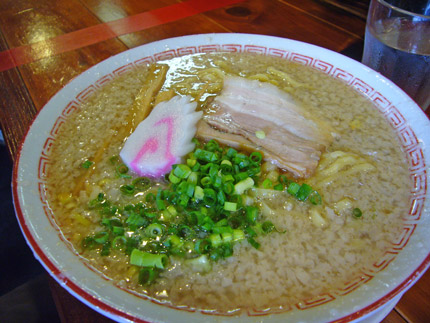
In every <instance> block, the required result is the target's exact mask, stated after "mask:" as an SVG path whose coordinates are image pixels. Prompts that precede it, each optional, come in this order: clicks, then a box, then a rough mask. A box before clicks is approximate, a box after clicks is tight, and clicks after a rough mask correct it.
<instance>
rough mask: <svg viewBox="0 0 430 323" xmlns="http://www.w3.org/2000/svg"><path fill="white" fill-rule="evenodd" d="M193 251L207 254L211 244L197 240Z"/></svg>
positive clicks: (203, 240)
mask: <svg viewBox="0 0 430 323" xmlns="http://www.w3.org/2000/svg"><path fill="white" fill-rule="evenodd" d="M194 249H195V251H196V252H197V253H198V254H204V253H208V252H209V250H210V249H211V243H210V242H209V241H208V240H206V239H202V240H198V241H197V242H196V243H195V245H194Z"/></svg>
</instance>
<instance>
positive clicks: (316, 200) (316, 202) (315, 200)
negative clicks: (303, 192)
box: [309, 191, 322, 205]
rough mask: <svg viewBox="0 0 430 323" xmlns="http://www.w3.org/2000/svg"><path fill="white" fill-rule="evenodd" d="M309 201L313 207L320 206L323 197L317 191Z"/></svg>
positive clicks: (311, 195)
mask: <svg viewBox="0 0 430 323" xmlns="http://www.w3.org/2000/svg"><path fill="white" fill-rule="evenodd" d="M309 201H310V202H311V203H312V204H313V205H320V204H321V203H322V198H321V195H320V194H319V193H318V192H317V191H313V192H312V193H311V194H310V195H309Z"/></svg>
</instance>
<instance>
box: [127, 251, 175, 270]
mask: <svg viewBox="0 0 430 323" xmlns="http://www.w3.org/2000/svg"><path fill="white" fill-rule="evenodd" d="M167 263H168V258H167V256H166V255H165V254H158V255H157V254H152V253H149V252H145V251H141V250H139V249H133V251H132V252H131V255H130V264H132V265H135V266H139V267H155V268H160V269H164V268H166V266H167Z"/></svg>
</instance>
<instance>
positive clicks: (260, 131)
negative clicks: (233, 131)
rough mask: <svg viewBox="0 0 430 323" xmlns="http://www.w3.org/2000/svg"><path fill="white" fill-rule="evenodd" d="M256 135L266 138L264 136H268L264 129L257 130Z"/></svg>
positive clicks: (259, 137)
mask: <svg viewBox="0 0 430 323" xmlns="http://www.w3.org/2000/svg"><path fill="white" fill-rule="evenodd" d="M255 136H256V137H257V138H258V139H264V138H266V133H265V132H264V131H262V130H258V131H256V132H255Z"/></svg>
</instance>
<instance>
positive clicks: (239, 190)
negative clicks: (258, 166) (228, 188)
mask: <svg viewBox="0 0 430 323" xmlns="http://www.w3.org/2000/svg"><path fill="white" fill-rule="evenodd" d="M253 186H254V180H253V179H252V178H251V177H248V178H246V179H244V180H242V181H240V182H238V183H236V185H234V193H235V194H237V195H242V194H243V192H245V191H246V190H247V189H249V188H251V187H253Z"/></svg>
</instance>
